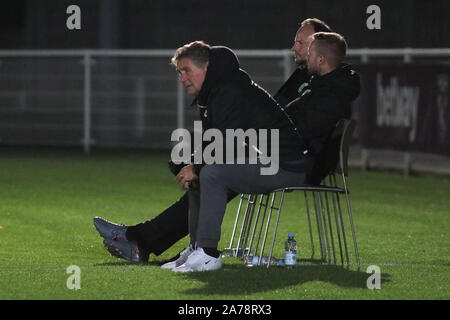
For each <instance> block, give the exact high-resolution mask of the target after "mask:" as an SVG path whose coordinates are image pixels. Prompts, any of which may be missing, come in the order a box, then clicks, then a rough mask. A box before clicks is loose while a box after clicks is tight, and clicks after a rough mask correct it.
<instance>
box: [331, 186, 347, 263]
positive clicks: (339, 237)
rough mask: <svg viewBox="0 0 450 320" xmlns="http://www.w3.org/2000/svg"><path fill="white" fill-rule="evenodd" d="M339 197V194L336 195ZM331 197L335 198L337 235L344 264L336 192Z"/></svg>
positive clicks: (334, 208) (334, 209)
mask: <svg viewBox="0 0 450 320" xmlns="http://www.w3.org/2000/svg"><path fill="white" fill-rule="evenodd" d="M336 197H337V195H336ZM331 198H332V200H333V212H334V219H335V222H336V233H337V237H338V243H339V254H340V256H341V264H342V265H344V256H343V251H342V242H341V228H340V227H339V218H338V215H339V214H338V210H337V206H336V199H335V194H334V193H333V194H332V195H331Z"/></svg>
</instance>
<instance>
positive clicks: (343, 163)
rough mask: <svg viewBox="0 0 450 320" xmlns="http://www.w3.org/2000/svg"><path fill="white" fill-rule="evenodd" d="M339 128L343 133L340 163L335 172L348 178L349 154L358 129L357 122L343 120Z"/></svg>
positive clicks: (340, 145)
mask: <svg viewBox="0 0 450 320" xmlns="http://www.w3.org/2000/svg"><path fill="white" fill-rule="evenodd" d="M337 126H340V127H342V133H341V137H340V144H339V163H338V165H337V167H336V169H335V172H337V173H340V174H344V175H345V176H348V154H349V151H350V142H351V139H352V136H353V132H354V131H355V128H356V121H355V120H353V119H350V120H349V119H342V120H340V121H339V122H338V125H337Z"/></svg>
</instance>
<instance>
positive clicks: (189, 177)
mask: <svg viewBox="0 0 450 320" xmlns="http://www.w3.org/2000/svg"><path fill="white" fill-rule="evenodd" d="M175 178H176V179H177V181H178V182H179V183H180V186H181V188H183V189H185V190H188V189H189V182H190V181H193V180H198V177H197V175H196V174H195V172H194V165H193V164H188V165H187V166H184V167H183V168H182V169H181V170H180V172H178V174H177V176H176V177H175Z"/></svg>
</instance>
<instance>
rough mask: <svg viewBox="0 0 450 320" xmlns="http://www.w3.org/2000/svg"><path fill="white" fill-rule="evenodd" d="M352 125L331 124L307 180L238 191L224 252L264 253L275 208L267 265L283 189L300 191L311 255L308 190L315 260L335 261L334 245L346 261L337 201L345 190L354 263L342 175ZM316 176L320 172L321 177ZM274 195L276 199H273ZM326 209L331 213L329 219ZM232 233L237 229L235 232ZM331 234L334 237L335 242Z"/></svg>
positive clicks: (245, 255)
mask: <svg viewBox="0 0 450 320" xmlns="http://www.w3.org/2000/svg"><path fill="white" fill-rule="evenodd" d="M355 126H356V121H355V120H347V119H342V120H340V121H339V122H338V123H337V124H336V127H335V129H334V130H333V132H332V133H331V135H330V137H329V138H328V139H327V143H326V144H325V147H324V151H323V153H322V154H321V155H319V156H318V158H317V161H316V165H315V168H314V169H313V170H312V173H311V175H309V177H308V179H307V184H303V185H300V186H292V187H287V188H282V189H278V190H273V191H272V192H271V193H270V194H260V195H256V194H249V195H248V194H242V195H241V196H240V201H239V206H238V210H237V212H236V218H235V223H234V227H233V231H232V235H231V239H230V244H229V247H228V248H225V249H224V252H228V253H229V254H230V255H233V256H235V257H240V258H243V259H245V258H248V256H251V255H259V259H260V260H259V263H260V262H261V259H262V257H263V256H264V253H265V246H266V242H267V239H268V237H269V230H270V226H271V220H272V216H273V215H274V212H275V214H276V219H275V226H274V227H273V234H272V242H271V245H270V249H269V254H268V259H267V267H269V266H270V260H271V258H272V255H273V248H274V244H275V239H276V235H277V230H278V223H279V220H280V215H281V210H282V205H283V200H284V196H285V194H286V193H287V192H293V191H303V193H304V197H305V206H306V215H307V219H308V228H309V236H310V241H311V252H312V255H311V259H313V258H314V255H315V246H314V237H313V227H312V224H311V215H310V206H309V202H308V193H311V194H312V199H313V207H314V216H315V220H316V225H317V236H318V242H319V247H320V254H321V260H322V261H324V262H327V263H334V264H337V263H338V258H337V256H336V251H338V253H339V256H340V262H341V264H342V265H350V258H349V253H348V245H347V240H346V239H347V238H346V233H345V226H344V218H343V215H342V207H341V201H340V196H341V195H345V200H346V204H347V213H348V217H349V222H350V226H351V232H352V238H353V247H354V250H355V258H356V264H357V266H358V269H359V268H360V260H359V253H358V246H357V242H356V235H355V228H354V224H353V215H352V210H351V205H350V191H349V189H348V186H347V180H346V177H347V176H348V152H349V146H350V139H351V137H352V134H353V131H354V129H355ZM337 176H338V177H340V178H341V180H342V181H341V183H340V184H338V182H337V178H336V177H337ZM322 177H325V178H324V179H322ZM278 195H279V197H278V200H276V199H277V196H278ZM269 200H270V201H269ZM242 211H243V214H242ZM331 213H334V219H333V217H332V214H331ZM241 216H242V217H241ZM333 224H334V230H333ZM238 229H239V230H238ZM237 233H238V234H239V235H238V236H237V237H236V234H237ZM335 235H336V237H337V242H335ZM235 243H236V246H235ZM344 259H345V261H344Z"/></svg>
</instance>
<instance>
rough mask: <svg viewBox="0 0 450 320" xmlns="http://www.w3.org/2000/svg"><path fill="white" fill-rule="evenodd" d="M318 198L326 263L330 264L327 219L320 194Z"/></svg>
mask: <svg viewBox="0 0 450 320" xmlns="http://www.w3.org/2000/svg"><path fill="white" fill-rule="evenodd" d="M318 198H319V208H320V214H321V217H322V223H323V230H324V234H325V244H326V249H327V255H328V263H331V250H330V239H329V236H328V228H327V218H326V215H325V208H324V206H323V202H322V194H321V193H320V192H319V193H318Z"/></svg>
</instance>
